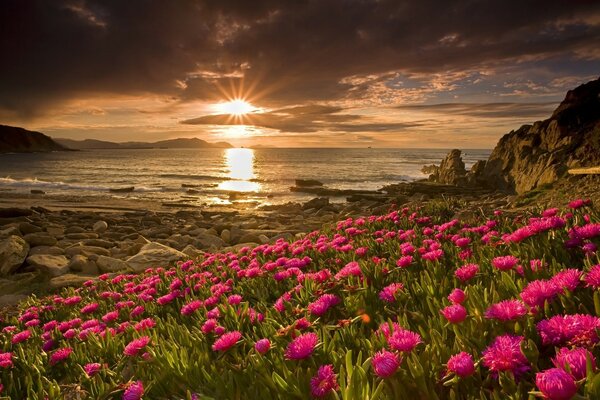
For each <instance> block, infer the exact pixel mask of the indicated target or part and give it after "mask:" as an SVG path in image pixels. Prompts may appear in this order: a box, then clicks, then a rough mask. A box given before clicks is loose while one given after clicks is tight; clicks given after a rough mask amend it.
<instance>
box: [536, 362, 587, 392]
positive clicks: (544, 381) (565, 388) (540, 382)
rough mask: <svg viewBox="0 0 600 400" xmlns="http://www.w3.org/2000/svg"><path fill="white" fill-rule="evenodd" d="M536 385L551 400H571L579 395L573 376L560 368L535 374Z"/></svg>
mask: <svg viewBox="0 0 600 400" xmlns="http://www.w3.org/2000/svg"><path fill="white" fill-rule="evenodd" d="M535 384H536V386H537V387H538V389H539V390H540V392H542V394H543V395H544V398H546V399H549V400H570V399H571V398H573V396H575V394H576V393H577V384H576V383H575V380H574V379H573V377H572V376H571V375H569V374H568V373H567V372H565V371H564V370H562V369H560V368H550V369H547V370H545V371H542V372H538V373H537V374H535Z"/></svg>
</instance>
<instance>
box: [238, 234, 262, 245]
mask: <svg viewBox="0 0 600 400" xmlns="http://www.w3.org/2000/svg"><path fill="white" fill-rule="evenodd" d="M239 242H240V243H261V241H260V238H259V237H258V235H257V234H255V233H246V234H245V235H244V236H242V237H241V238H240V240H239Z"/></svg>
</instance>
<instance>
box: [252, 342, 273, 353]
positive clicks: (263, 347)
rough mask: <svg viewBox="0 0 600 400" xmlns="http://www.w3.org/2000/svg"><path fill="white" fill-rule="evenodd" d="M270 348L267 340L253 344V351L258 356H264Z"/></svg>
mask: <svg viewBox="0 0 600 400" xmlns="http://www.w3.org/2000/svg"><path fill="white" fill-rule="evenodd" d="M270 348H271V341H270V340H269V339H260V340H259V341H257V342H256V343H255V344H254V349H255V350H256V351H257V352H258V353H259V354H265V353H266V352H267V351H269V349H270Z"/></svg>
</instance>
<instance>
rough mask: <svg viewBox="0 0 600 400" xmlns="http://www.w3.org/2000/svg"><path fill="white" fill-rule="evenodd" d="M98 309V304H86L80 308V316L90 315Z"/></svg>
mask: <svg viewBox="0 0 600 400" xmlns="http://www.w3.org/2000/svg"><path fill="white" fill-rule="evenodd" d="M98 307H100V304H98V303H90V304H87V305H85V306H83V307H82V308H81V313H82V314H91V313H93V312H94V311H96V310H97V309H98Z"/></svg>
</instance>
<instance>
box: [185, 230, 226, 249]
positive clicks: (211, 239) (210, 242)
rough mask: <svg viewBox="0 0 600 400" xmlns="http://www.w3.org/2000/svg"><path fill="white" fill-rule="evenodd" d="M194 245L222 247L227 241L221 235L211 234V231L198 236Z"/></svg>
mask: <svg viewBox="0 0 600 400" xmlns="http://www.w3.org/2000/svg"><path fill="white" fill-rule="evenodd" d="M193 245H194V247H196V248H198V249H203V250H204V249H210V248H217V249H219V248H221V247H223V246H225V242H224V241H223V239H221V238H220V237H219V236H215V235H211V234H209V233H203V234H201V235H198V236H196V238H195V240H194V243H193Z"/></svg>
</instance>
